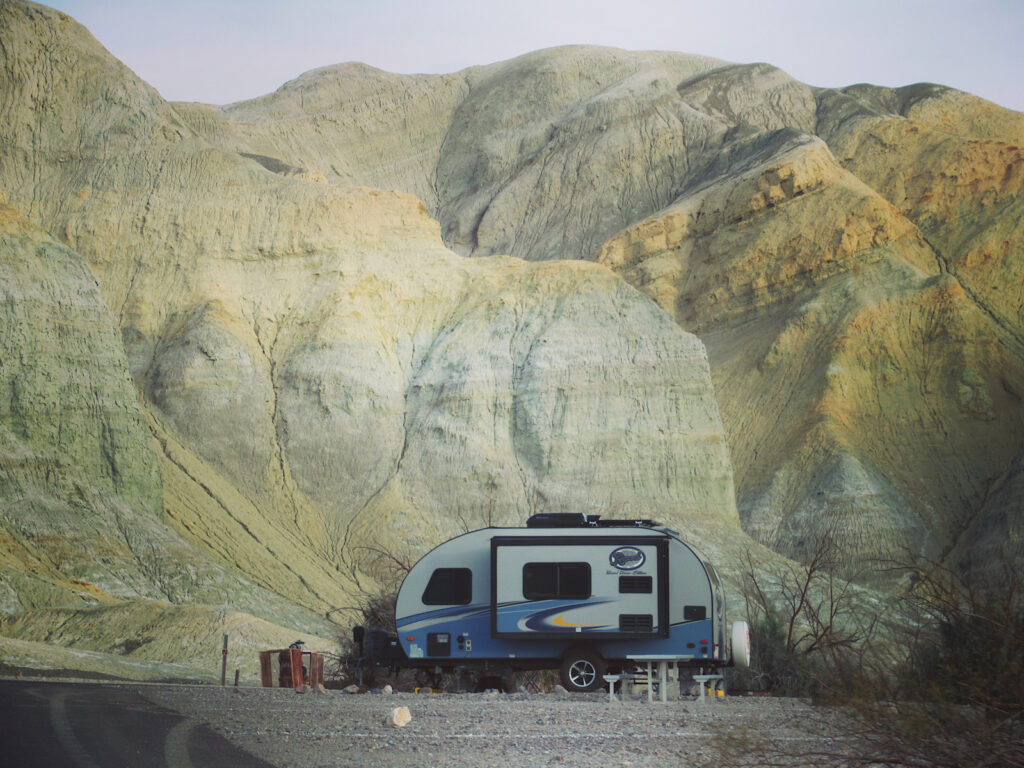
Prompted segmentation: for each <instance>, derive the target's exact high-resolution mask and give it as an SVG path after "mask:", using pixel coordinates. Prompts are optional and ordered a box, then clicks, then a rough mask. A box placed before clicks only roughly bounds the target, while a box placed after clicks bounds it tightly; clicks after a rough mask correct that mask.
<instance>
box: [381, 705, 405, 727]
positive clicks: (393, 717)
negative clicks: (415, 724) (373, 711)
mask: <svg viewBox="0 0 1024 768" xmlns="http://www.w3.org/2000/svg"><path fill="white" fill-rule="evenodd" d="M411 720H412V714H411V713H410V712H409V708H408V707H395V708H394V709H392V710H391V712H389V713H388V715H387V717H385V718H384V723H385V724H386V725H389V726H391V727H392V728H405V726H407V725H408V724H409V722H410V721H411Z"/></svg>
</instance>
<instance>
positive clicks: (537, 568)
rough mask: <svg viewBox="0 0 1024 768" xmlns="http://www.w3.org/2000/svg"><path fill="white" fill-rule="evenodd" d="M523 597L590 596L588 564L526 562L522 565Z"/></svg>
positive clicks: (543, 598)
mask: <svg viewBox="0 0 1024 768" xmlns="http://www.w3.org/2000/svg"><path fill="white" fill-rule="evenodd" d="M523 597H525V598H526V599H527V600H549V599H551V598H555V597H568V598H574V599H576V598H584V597H590V565H589V564H588V563H527V564H526V565H524V566H523Z"/></svg>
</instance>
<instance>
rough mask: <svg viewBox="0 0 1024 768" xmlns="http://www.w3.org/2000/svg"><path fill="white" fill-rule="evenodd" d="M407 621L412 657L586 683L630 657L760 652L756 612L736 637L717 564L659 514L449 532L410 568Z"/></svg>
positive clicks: (402, 596) (709, 663)
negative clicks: (654, 518)
mask: <svg viewBox="0 0 1024 768" xmlns="http://www.w3.org/2000/svg"><path fill="white" fill-rule="evenodd" d="M396 626H397V630H398V642H399V643H400V645H401V649H402V651H404V654H405V656H406V657H407V661H406V662H405V664H404V665H405V666H413V667H421V668H425V669H430V668H434V669H437V670H442V669H444V670H449V669H454V668H457V667H476V668H484V669H491V670H500V669H512V670H515V669H540V668H552V667H559V668H560V669H561V673H562V675H561V677H562V683H563V685H564V686H565V687H566V688H567V689H569V690H574V691H585V690H595V689H597V688H599V687H601V686H602V685H603V679H602V675H604V674H605V673H606V672H617V671H621V670H622V669H624V668H626V667H629V666H633V664H634V662H633V661H631V658H630V657H636V656H648V657H650V656H659V657H665V658H672V659H673V660H674V661H676V662H677V663H678V664H680V665H684V666H692V667H694V668H704V669H708V668H711V669H716V668H720V667H724V666H728V665H731V664H737V665H744V666H745V665H746V664H747V663H748V659H749V639H748V636H747V631H746V624H745V623H744V622H736V624H735V625H734V627H733V630H732V632H731V633H730V635H731V636H730V637H729V638H727V634H726V621H725V591H724V589H723V586H722V583H721V580H720V579H719V577H718V574H717V573H716V571H715V569H714V567H713V566H712V565H711V563H710V562H708V560H707V559H706V558H705V557H704V556H703V555H702V554H701V553H700V552H698V551H697V550H696V549H695V548H694V547H693V546H691V545H689V544H687V543H686V542H684V541H683V540H682V539H681V538H680V537H679V534H678V533H676V532H675V531H673V530H670V529H668V528H665V527H662V526H659V525H658V524H656V523H653V522H651V521H649V520H627V521H622V520H601V519H600V518H598V517H594V516H587V515H570V514H554V515H535V516H534V517H532V518H530V520H529V522H528V523H527V527H526V528H483V529H481V530H477V531H472V532H470V533H466V534H464V535H462V536H458V537H456V538H454V539H451V540H450V541H446V542H445V543H443V544H441V545H440V546H438V547H437V548H435V549H434V550H432V551H431V552H429V553H428V554H426V555H425V556H424V557H423V558H422V559H420V561H419V562H417V563H416V564H415V565H414V566H413V567H412V568H411V569H410V571H409V573H408V574H407V575H406V577H405V580H404V581H403V583H402V586H401V588H400V590H399V592H398V601H397V605H396ZM730 640H731V643H730V642H729V641H730Z"/></svg>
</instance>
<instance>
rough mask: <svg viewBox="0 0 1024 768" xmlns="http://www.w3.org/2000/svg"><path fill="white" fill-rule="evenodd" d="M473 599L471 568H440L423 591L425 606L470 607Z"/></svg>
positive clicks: (431, 576) (432, 575)
mask: <svg viewBox="0 0 1024 768" xmlns="http://www.w3.org/2000/svg"><path fill="white" fill-rule="evenodd" d="M472 599H473V572H472V571H471V570H469V568H438V569H437V570H436V571H434V572H433V573H432V574H431V575H430V581H429V582H427V588H426V589H425V590H423V604H424V605H469V603H470V601H471V600H472Z"/></svg>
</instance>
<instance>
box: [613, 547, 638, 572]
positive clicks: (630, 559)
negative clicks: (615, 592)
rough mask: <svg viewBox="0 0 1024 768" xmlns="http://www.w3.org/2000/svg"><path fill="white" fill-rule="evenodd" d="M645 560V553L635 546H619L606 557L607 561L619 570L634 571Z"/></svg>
mask: <svg viewBox="0 0 1024 768" xmlns="http://www.w3.org/2000/svg"><path fill="white" fill-rule="evenodd" d="M646 561H647V555H645V554H644V553H643V552H642V551H640V550H639V549H637V548H636V547H619V548H618V549H616V550H614V551H613V552H612V553H611V555H610V556H609V557H608V562H609V563H611V564H612V565H613V566H614V567H615V568H618V569H619V570H620V571H635V570H636V569H637V568H640V567H642V566H643V564H644V563H645V562H646Z"/></svg>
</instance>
